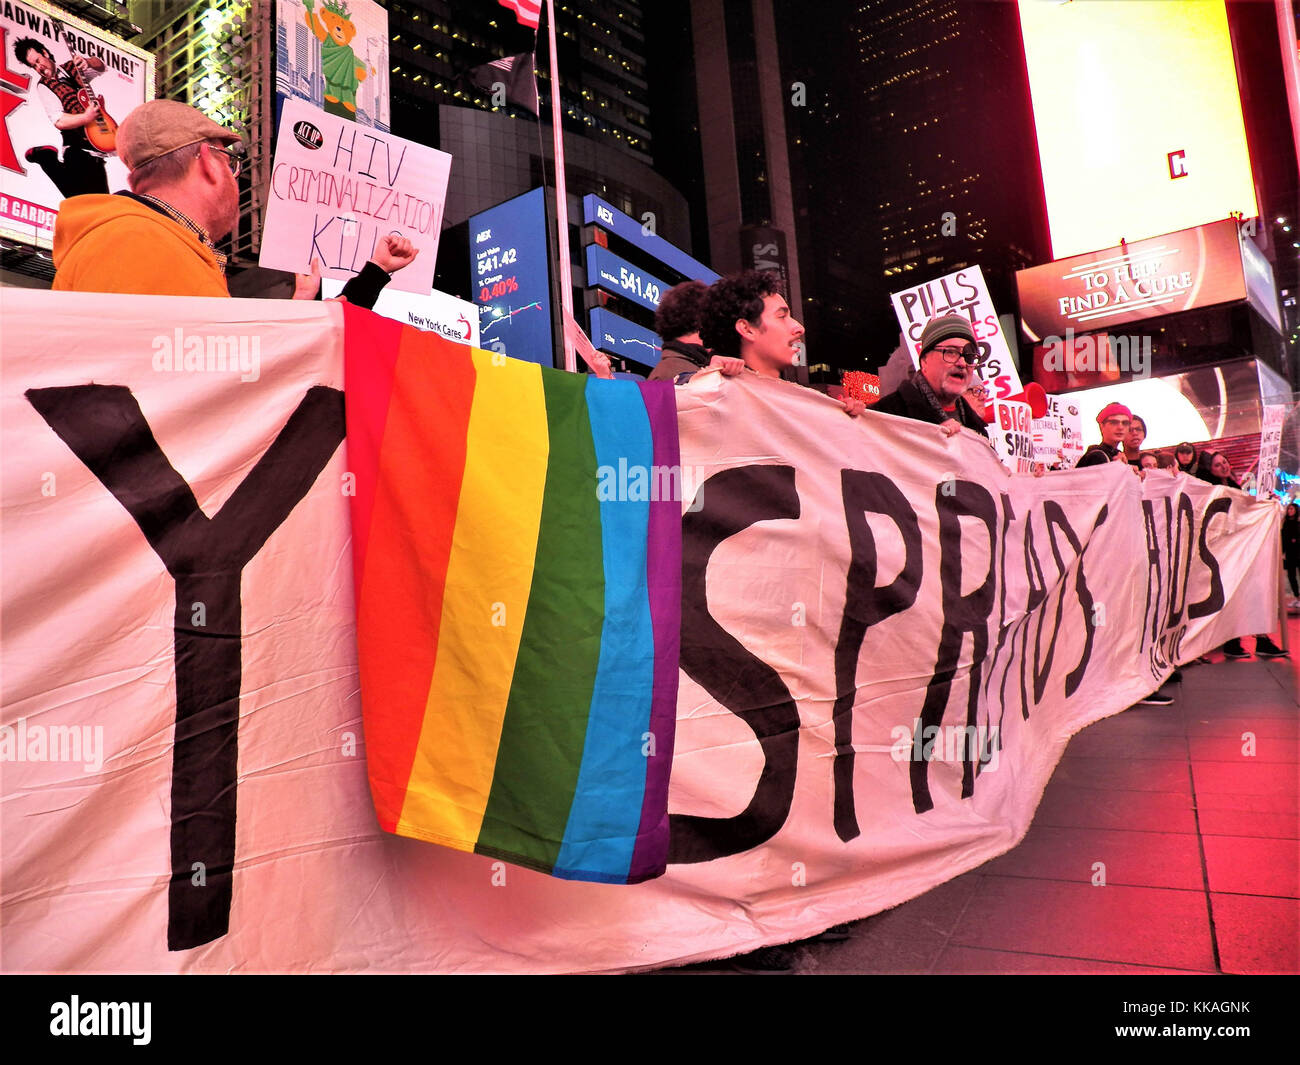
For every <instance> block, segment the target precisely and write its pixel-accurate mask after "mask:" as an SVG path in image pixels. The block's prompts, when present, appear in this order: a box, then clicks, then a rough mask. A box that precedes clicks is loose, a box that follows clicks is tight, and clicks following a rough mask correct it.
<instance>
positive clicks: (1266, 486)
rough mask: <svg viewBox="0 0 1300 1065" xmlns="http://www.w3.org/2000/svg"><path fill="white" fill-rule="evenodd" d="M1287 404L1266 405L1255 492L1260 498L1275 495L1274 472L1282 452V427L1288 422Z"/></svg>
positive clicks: (1261, 428)
mask: <svg viewBox="0 0 1300 1065" xmlns="http://www.w3.org/2000/svg"><path fill="white" fill-rule="evenodd" d="M1289 409H1290V408H1289V407H1288V406H1287V404H1285V403H1266V404H1265V405H1264V418H1263V424H1262V425H1261V426H1260V430H1259V467H1258V478H1257V480H1256V482H1255V483H1256V484H1257V485H1258V486H1259V487H1258V488H1257V489H1256V490H1255V494H1256V495H1258V496H1271V495H1272V494H1273V471H1274V470H1275V469H1277V460H1278V456H1279V455H1280V454H1281V452H1282V426H1283V425H1284V424H1285V422H1286V416H1287V411H1288V410H1289Z"/></svg>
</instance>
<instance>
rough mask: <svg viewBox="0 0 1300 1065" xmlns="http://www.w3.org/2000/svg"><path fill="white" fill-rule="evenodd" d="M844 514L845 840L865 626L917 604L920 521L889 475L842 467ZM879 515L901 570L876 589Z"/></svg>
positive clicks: (840, 691) (840, 810)
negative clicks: (874, 521) (872, 518)
mask: <svg viewBox="0 0 1300 1065" xmlns="http://www.w3.org/2000/svg"><path fill="white" fill-rule="evenodd" d="M840 486H841V492H842V494H843V498H844V517H845V519H846V521H847V523H848V529H849V547H850V551H851V555H850V560H849V572H848V577H847V581H846V588H845V591H844V617H843V619H842V620H841V622H840V634H839V639H838V640H837V641H836V644H835V693H836V694H835V710H834V714H833V717H834V721H835V801H834V807H835V812H834V818H835V831H836V833H837V834H838V835H839V837H840V839H842V840H844V841H845V842H847V841H849V840H851V839H853V838H854V837H855V836H857V835H858V834H859V832H860V829H859V828H858V817H857V812H856V808H855V805H854V798H853V703H854V700H855V699H856V697H857V694H858V686H857V676H858V657H859V655H860V654H861V652H862V641H863V640H864V639H865V638H866V635H867V629H869V628H870V627H871V626H872V625H876V624H879V623H880V622H882V621H884V620H885V619H886V618H888V617H892V616H893V615H894V614H898V613H901V612H902V611H904V610H906V609H907V608H908V607H910V606H911V605H912V604H913V603H915V602H916V595H917V592H918V591H919V590H920V587H921V524H920V522H919V521H918V520H917V517H916V511H914V510H913V509H912V507H911V504H909V503H908V501H907V498H906V497H905V496H904V495H903V493H902V492H901V491H899V489H898V488H897V487H896V486H895V485H894V483H893V481H891V480H890V479H889V478H888V477H886V476H885V475H884V474H881V473H866V472H863V471H862V470H841V471H840ZM868 513H871V514H882V515H884V516H885V517H887V518H889V520H890V521H892V522H893V523H894V525H895V526H896V527H897V528H898V533H899V535H900V536H901V537H902V540H903V549H904V561H903V568H902V570H901V571H900V572H899V574H898V576H897V577H895V578H894V580H893V582H892V583H890V584H888V585H886V586H885V587H883V588H877V587H876V540H875V537H874V536H872V534H871V526H870V525H869V524H868V522H867V518H866V515H867V514H868Z"/></svg>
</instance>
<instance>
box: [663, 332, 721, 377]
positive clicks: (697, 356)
mask: <svg viewBox="0 0 1300 1065" xmlns="http://www.w3.org/2000/svg"><path fill="white" fill-rule="evenodd" d="M708 365H709V350H708V348H706V347H704V346H703V345H701V344H685V343H683V342H682V341H680V340H665V341H664V353H663V355H662V357H661V358H660V359H659V362H658V363H657V364H656V366H655V368H654V369H653V370H651V371H650V377H649V380H651V381H671V380H672V379H673V378H674V377H676V376H677V375H678V374H679V373H694V372H695V371H696V370H702V369H704V367H706V366H708Z"/></svg>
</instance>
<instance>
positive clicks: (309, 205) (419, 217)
mask: <svg viewBox="0 0 1300 1065" xmlns="http://www.w3.org/2000/svg"><path fill="white" fill-rule="evenodd" d="M450 174H451V156H450V155H448V154H447V153H446V152H440V151H438V150H437V149H435V148H426V147H425V146H424V145H422V144H416V143H414V142H413V141H408V140H403V139H402V138H401V137H394V136H393V135H392V134H391V133H384V132H382V131H380V130H378V129H371V128H368V127H366V126H361V125H358V124H357V123H356V122H351V121H349V120H347V119H342V118H336V117H335V116H333V115H327V114H326V113H325V112H324V111H322V110H320V109H319V108H317V107H313V106H311V104H308V103H305V102H304V101H302V100H285V102H284V108H283V109H282V111H281V113H280V136H279V139H278V141H277V142H276V149H275V164H274V166H273V167H272V169H271V185H270V190H269V193H268V196H267V204H266V219H265V223H264V225H263V230H262V251H261V255H260V256H259V258H258V263H259V265H261V266H264V267H267V268H268V269H271V270H291V271H293V272H294V273H298V274H302V273H307V272H308V271H309V270H310V269H311V262H312V260H313V259H319V260H320V264H321V275H322V276H323V277H331V278H335V279H337V280H346V279H347V278H349V277H351V276H352V275H353V274H355V273H356V272H357V271H358V270H360V269H361V267H363V266H364V265H365V263H366V260H367V259H369V258H370V257H371V255H373V254H374V250H375V245H376V243H377V242H378V241H379V239H380V238H381V237H383V236H385V235H386V234H389V233H392V234H395V235H397V236H402V237H406V238H408V239H409V240H410V241H411V242H412V243H413V244H414V245H415V246H416V247H417V248H418V249H419V252H420V253H419V255H418V256H417V257H416V260H415V262H413V263H411V264H410V265H409V266H407V267H406V268H405V269H403V270H399V271H398V272H397V273H396V274H394V275H393V280H392V281H391V282H390V284H389V287H390V288H394V289H400V290H402V291H403V292H417V293H419V294H421V295H426V294H428V293H429V292H430V291H431V290H432V288H433V269H434V264H435V261H436V259H437V257H438V237H439V234H440V233H441V231H442V210H443V201H444V200H445V199H446V197H447V179H448V177H449V176H450Z"/></svg>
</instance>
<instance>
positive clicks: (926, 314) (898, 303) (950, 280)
mask: <svg viewBox="0 0 1300 1065" xmlns="http://www.w3.org/2000/svg"><path fill="white" fill-rule="evenodd" d="M889 298H890V299H891V300H892V301H893V304H894V314H895V315H897V316H898V324H899V326H901V327H902V330H903V335H904V336H905V337H906V338H907V350H908V353H909V354H910V355H911V356H912V365H914V366H919V365H920V354H921V352H920V348H921V344H920V340H921V331H922V330H923V329H925V324H926V323H927V322H928V321H930V319H931V318H939V317H942V316H943V315H945V314H960V315H962V316H964V317H969V318H970V320H971V328H972V330H973V331H974V333H975V342H976V343H977V344H978V345H979V349H980V355H982V356H983V357H984V359H985V363H984V366H983V367H982V368H981V369H980V372H979V374H978V376H979V378H980V380H982V381H983V382H984V383H985V384H986V385H988V387H989V395H990V396H991V397H992V398H993V399H1006V398H1007V397H1008V396H1017V395H1019V394H1020V393H1021V392H1022V391H1024V386H1023V385H1021V383H1020V373H1019V372H1018V371H1017V370H1016V363H1015V359H1013V358H1012V357H1011V349H1010V347H1009V346H1008V342H1007V337H1006V333H1005V332H1004V329H1003V327H1004V323H1003V321H1002V320H1001V319H1000V318H999V317H998V312H997V311H996V310H995V309H994V307H993V301H992V300H991V299H990V298H989V289H988V285H986V284H985V283H984V273H983V271H982V270H980V268H979V266H969V267H965V268H963V269H961V270H955V271H953V272H952V273H951V274H945V275H944V276H943V277H940V278H936V279H935V280H933V281H925V282H923V283H922V284H919V285H915V286H913V287H912V288H905V289H903V290H901V291H899V292H894V293H891V294H890V297H889ZM1008 321H1010V319H1008Z"/></svg>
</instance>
